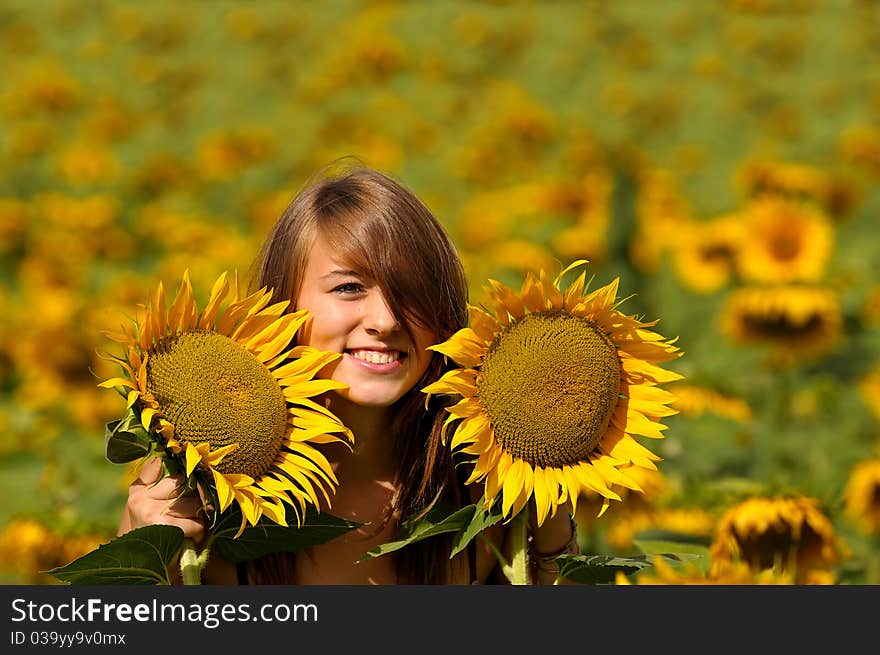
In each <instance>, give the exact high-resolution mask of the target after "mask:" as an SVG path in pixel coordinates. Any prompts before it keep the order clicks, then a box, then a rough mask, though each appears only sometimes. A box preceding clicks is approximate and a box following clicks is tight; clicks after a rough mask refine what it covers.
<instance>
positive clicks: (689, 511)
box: [605, 507, 714, 551]
mask: <svg viewBox="0 0 880 655" xmlns="http://www.w3.org/2000/svg"><path fill="white" fill-rule="evenodd" d="M615 518H616V520H615V521H613V522H611V523H610V524H609V526H608V528H607V530H606V533H605V540H606V541H607V542H608V545H610V546H611V547H612V548H614V549H615V551H624V550H629V549H631V548H632V547H633V546H634V545H635V541H636V539H637V537H638V535H639V533H640V532H644V531H646V530H659V531H662V532H671V533H675V534H677V535H682V536H687V537H690V538H697V539H703V538H708V537H709V536H711V534H712V526H713V525H714V519H713V517H712V516H711V515H710V514H709V513H708V512H706V511H704V510H702V509H699V508H696V507H693V508H687V507H667V508H659V509H655V508H650V507H649V508H647V509H646V510H643V511H640V512H635V513H628V514H626V515H624V516H622V517H621V516H619V515H617V516H615Z"/></svg>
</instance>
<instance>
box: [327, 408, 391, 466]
mask: <svg viewBox="0 0 880 655" xmlns="http://www.w3.org/2000/svg"><path fill="white" fill-rule="evenodd" d="M326 406H327V408H328V409H330V411H332V412H333V413H334V414H336V416H338V417H339V419H340V420H341V421H342V422H343V424H345V426H346V427H347V428H349V429H350V430H351V431H352V433H353V434H354V445H353V447H352V448H351V449H349V448H347V447H345V446H343V445H341V444H331V445H330V446H329V447H328V448H327V449H326V450H325V455H326V456H327V458H328V459H329V460H330V462H331V464H333V468H334V470H335V471H336V474H337V476H340V475H341V476H344V477H345V478H346V479H347V480H349V481H352V480H367V479H369V480H385V481H390V480H392V479H393V478H394V477H395V475H394V474H395V462H394V459H393V457H392V449H393V444H392V436H393V435H392V434H391V422H392V417H393V414H392V411H391V409H390V408H388V407H364V406H362V405H356V404H354V403H352V402H351V401H349V400H346V399H345V398H341V397H339V396H335V395H334V397H333V398H330V399H328V400H327V402H326ZM340 481H341V480H340Z"/></svg>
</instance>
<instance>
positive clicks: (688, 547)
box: [633, 539, 710, 573]
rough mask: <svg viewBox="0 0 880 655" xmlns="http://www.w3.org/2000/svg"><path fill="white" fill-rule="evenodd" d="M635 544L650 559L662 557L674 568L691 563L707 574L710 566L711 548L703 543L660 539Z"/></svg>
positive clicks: (640, 541) (644, 540) (645, 540)
mask: <svg viewBox="0 0 880 655" xmlns="http://www.w3.org/2000/svg"><path fill="white" fill-rule="evenodd" d="M633 543H634V545H635V546H636V548H638V549H639V550H640V551H642V552H643V553H644V554H645V555H647V556H649V557H653V556H655V555H661V556H663V557H664V558H666V559H667V560H669V563H670V564H672V565H673V566H675V565H677V564H681V563H683V562H691V563H693V564H695V565H696V566H697V568H699V569H700V571H701V572H702V573H705V572H706V569H707V568H708V566H709V562H710V557H709V548H708V546H706V545H705V544H702V543H692V542H683V541H670V540H659V539H654V540H650V539H636V540H634V542H633Z"/></svg>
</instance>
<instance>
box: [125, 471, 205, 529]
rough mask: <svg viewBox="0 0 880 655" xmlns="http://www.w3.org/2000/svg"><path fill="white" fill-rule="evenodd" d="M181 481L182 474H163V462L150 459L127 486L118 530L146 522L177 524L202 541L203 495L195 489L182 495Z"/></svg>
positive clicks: (131, 527) (132, 527)
mask: <svg viewBox="0 0 880 655" xmlns="http://www.w3.org/2000/svg"><path fill="white" fill-rule="evenodd" d="M160 478H161V479H160ZM182 482H183V478H182V476H180V475H175V476H167V477H165V478H162V464H161V462H160V461H159V460H158V459H155V458H154V459H151V460H150V461H148V462H147V463H146V464H145V465H144V467H143V469H141V474H140V475H139V476H138V478H137V480H135V481H134V482H132V483H131V486H130V487H129V488H128V502H127V503H126V505H125V510H124V511H123V513H122V520H121V521H120V523H119V530H118V534H119V535H122V534H124V533H126V532H128V531H129V530H133V529H135V528H140V527H143V526H145V525H176V526H177V527H178V528H180V529H182V530H183V534H184V536H186V537H190V538H191V539H192V540H193V541H195V542H196V543H200V542H201V541H202V540H203V539H204V537H205V524H204V521H203V517H204V516H205V512H204V510H203V503H202V499H201V498H200V497H199V495H198V494H195V493H190V494H187V495H184V496H181V495H180V490H179V489H178V487H179V486H180V485H181V484H182Z"/></svg>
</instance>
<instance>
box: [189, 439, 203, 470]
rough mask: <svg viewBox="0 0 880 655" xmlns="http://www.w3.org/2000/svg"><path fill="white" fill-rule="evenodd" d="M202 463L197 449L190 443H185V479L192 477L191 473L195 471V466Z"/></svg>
mask: <svg viewBox="0 0 880 655" xmlns="http://www.w3.org/2000/svg"><path fill="white" fill-rule="evenodd" d="M201 461H202V455H201V453H200V452H199V450H198V448H196V447H195V446H193V444H192V442H190V441H187V442H186V477H189V476H191V475H192V472H193V471H194V470H195V468H196V466H198V465H199V462H201Z"/></svg>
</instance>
